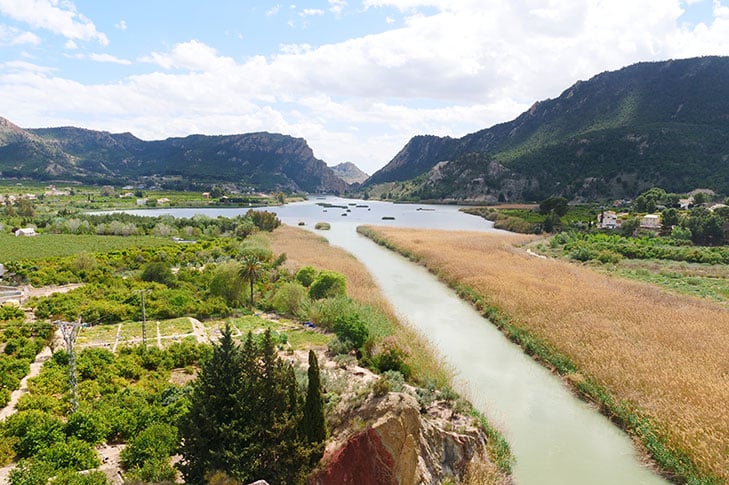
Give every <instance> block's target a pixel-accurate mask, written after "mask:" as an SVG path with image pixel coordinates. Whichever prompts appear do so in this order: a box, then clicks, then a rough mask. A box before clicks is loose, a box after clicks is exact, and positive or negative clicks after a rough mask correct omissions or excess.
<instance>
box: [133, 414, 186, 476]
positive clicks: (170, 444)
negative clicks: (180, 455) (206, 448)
mask: <svg viewBox="0 0 729 485" xmlns="http://www.w3.org/2000/svg"><path fill="white" fill-rule="evenodd" d="M177 442H178V439H177V428H176V427H174V426H171V425H169V424H164V423H159V424H153V425H152V426H150V427H148V428H147V429H145V430H144V431H142V432H141V433H139V434H138V435H137V436H136V437H135V438H134V439H133V440H132V442H131V443H130V444H129V446H127V447H126V448H124V450H123V451H122V453H121V459H122V464H123V465H124V468H126V469H128V470H129V469H132V468H141V467H143V466H144V464H145V463H146V462H148V461H150V460H157V461H161V460H167V458H169V456H170V455H171V454H172V453H173V452H174V450H175V449H176V448H177Z"/></svg>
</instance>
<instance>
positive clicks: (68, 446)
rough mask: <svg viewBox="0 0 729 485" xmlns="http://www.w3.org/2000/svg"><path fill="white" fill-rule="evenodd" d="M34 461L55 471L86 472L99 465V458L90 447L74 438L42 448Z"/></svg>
mask: <svg viewBox="0 0 729 485" xmlns="http://www.w3.org/2000/svg"><path fill="white" fill-rule="evenodd" d="M35 459H36V460H38V461H44V462H46V463H49V464H50V465H51V466H53V468H55V469H56V470H61V469H70V470H88V469H90V468H96V467H97V466H99V465H100V463H99V458H98V456H97V455H96V452H95V451H94V449H93V448H92V447H91V445H90V444H89V443H86V442H85V441H81V440H80V439H78V438H74V437H71V438H68V440H67V441H58V442H56V443H53V444H52V445H51V446H49V447H48V448H44V449H43V450H41V451H40V452H39V453H38V454H37V455H36V456H35Z"/></svg>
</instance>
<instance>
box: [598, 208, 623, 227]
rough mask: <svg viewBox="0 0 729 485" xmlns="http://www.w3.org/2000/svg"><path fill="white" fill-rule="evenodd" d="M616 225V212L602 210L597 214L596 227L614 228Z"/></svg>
mask: <svg viewBox="0 0 729 485" xmlns="http://www.w3.org/2000/svg"><path fill="white" fill-rule="evenodd" d="M618 225H619V224H618V214H617V213H615V212H613V211H602V212H601V213H600V214H598V215H597V227H599V228H600V229H615V228H616V227H618Z"/></svg>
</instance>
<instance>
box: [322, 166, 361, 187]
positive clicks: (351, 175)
mask: <svg viewBox="0 0 729 485" xmlns="http://www.w3.org/2000/svg"><path fill="white" fill-rule="evenodd" d="M331 168H332V170H333V171H334V173H335V174H336V175H337V177H339V178H340V179H342V180H344V181H345V182H347V183H348V184H350V185H351V184H361V183H363V182H364V181H365V180H367V178H368V177H369V175H367V174H366V173H365V172H363V171H362V170H360V168H359V167H358V166H357V165H355V164H354V163H352V162H343V163H340V164H338V165H335V166H333V167H331Z"/></svg>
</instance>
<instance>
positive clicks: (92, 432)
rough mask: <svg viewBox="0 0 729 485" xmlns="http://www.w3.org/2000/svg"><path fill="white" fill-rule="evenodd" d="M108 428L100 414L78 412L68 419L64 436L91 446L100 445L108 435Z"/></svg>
mask: <svg viewBox="0 0 729 485" xmlns="http://www.w3.org/2000/svg"><path fill="white" fill-rule="evenodd" d="M109 431H110V426H109V423H108V422H107V421H106V419H105V417H104V416H103V415H101V414H100V413H95V412H91V411H78V412H76V413H73V414H72V415H71V416H69V417H68V421H67V422H66V434H67V435H68V436H71V437H75V438H78V439H80V440H83V441H86V442H87V443H91V444H98V443H101V442H102V441H104V440H105V439H106V436H107V435H108V434H109Z"/></svg>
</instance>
